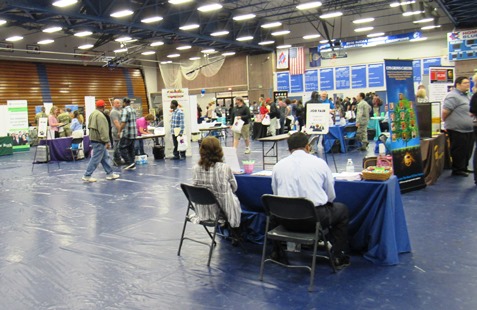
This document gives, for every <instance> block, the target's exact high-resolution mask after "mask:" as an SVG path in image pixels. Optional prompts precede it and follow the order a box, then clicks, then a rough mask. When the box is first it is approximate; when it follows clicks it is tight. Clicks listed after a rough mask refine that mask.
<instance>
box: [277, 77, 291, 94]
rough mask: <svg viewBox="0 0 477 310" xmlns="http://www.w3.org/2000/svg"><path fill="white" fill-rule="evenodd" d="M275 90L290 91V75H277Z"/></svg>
mask: <svg viewBox="0 0 477 310" xmlns="http://www.w3.org/2000/svg"><path fill="white" fill-rule="evenodd" d="M277 90H278V91H290V74H289V73H288V72H278V73H277Z"/></svg>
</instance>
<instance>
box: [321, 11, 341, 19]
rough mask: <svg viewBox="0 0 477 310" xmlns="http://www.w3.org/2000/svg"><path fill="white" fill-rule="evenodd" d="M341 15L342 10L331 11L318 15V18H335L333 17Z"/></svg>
mask: <svg viewBox="0 0 477 310" xmlns="http://www.w3.org/2000/svg"><path fill="white" fill-rule="evenodd" d="M342 15H343V13H342V12H332V13H326V14H323V15H320V18H321V19H327V18H335V17H340V16H342Z"/></svg>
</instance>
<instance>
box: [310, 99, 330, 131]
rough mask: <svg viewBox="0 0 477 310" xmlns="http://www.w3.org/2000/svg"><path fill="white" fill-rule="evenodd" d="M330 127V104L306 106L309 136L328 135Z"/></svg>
mask: <svg viewBox="0 0 477 310" xmlns="http://www.w3.org/2000/svg"><path fill="white" fill-rule="evenodd" d="M329 127H330V104H329V103H308V104H307V105H306V124H305V128H306V129H305V131H306V133H307V134H309V135H312V134H318V135H321V134H327V133H328V131H329Z"/></svg>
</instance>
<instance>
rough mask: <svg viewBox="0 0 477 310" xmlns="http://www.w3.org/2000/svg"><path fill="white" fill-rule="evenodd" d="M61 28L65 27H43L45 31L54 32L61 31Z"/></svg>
mask: <svg viewBox="0 0 477 310" xmlns="http://www.w3.org/2000/svg"><path fill="white" fill-rule="evenodd" d="M61 29H63V28H61V27H59V26H52V27H48V28H45V29H43V32H46V33H53V32H57V31H60V30H61Z"/></svg>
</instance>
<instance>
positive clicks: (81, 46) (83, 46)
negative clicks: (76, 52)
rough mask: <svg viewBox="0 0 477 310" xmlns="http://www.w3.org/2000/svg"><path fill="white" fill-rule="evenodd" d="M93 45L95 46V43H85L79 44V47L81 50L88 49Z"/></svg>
mask: <svg viewBox="0 0 477 310" xmlns="http://www.w3.org/2000/svg"><path fill="white" fill-rule="evenodd" d="M93 46H94V45H93V44H84V45H80V46H78V48H79V49H80V50H87V49H90V48H92V47H93Z"/></svg>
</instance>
